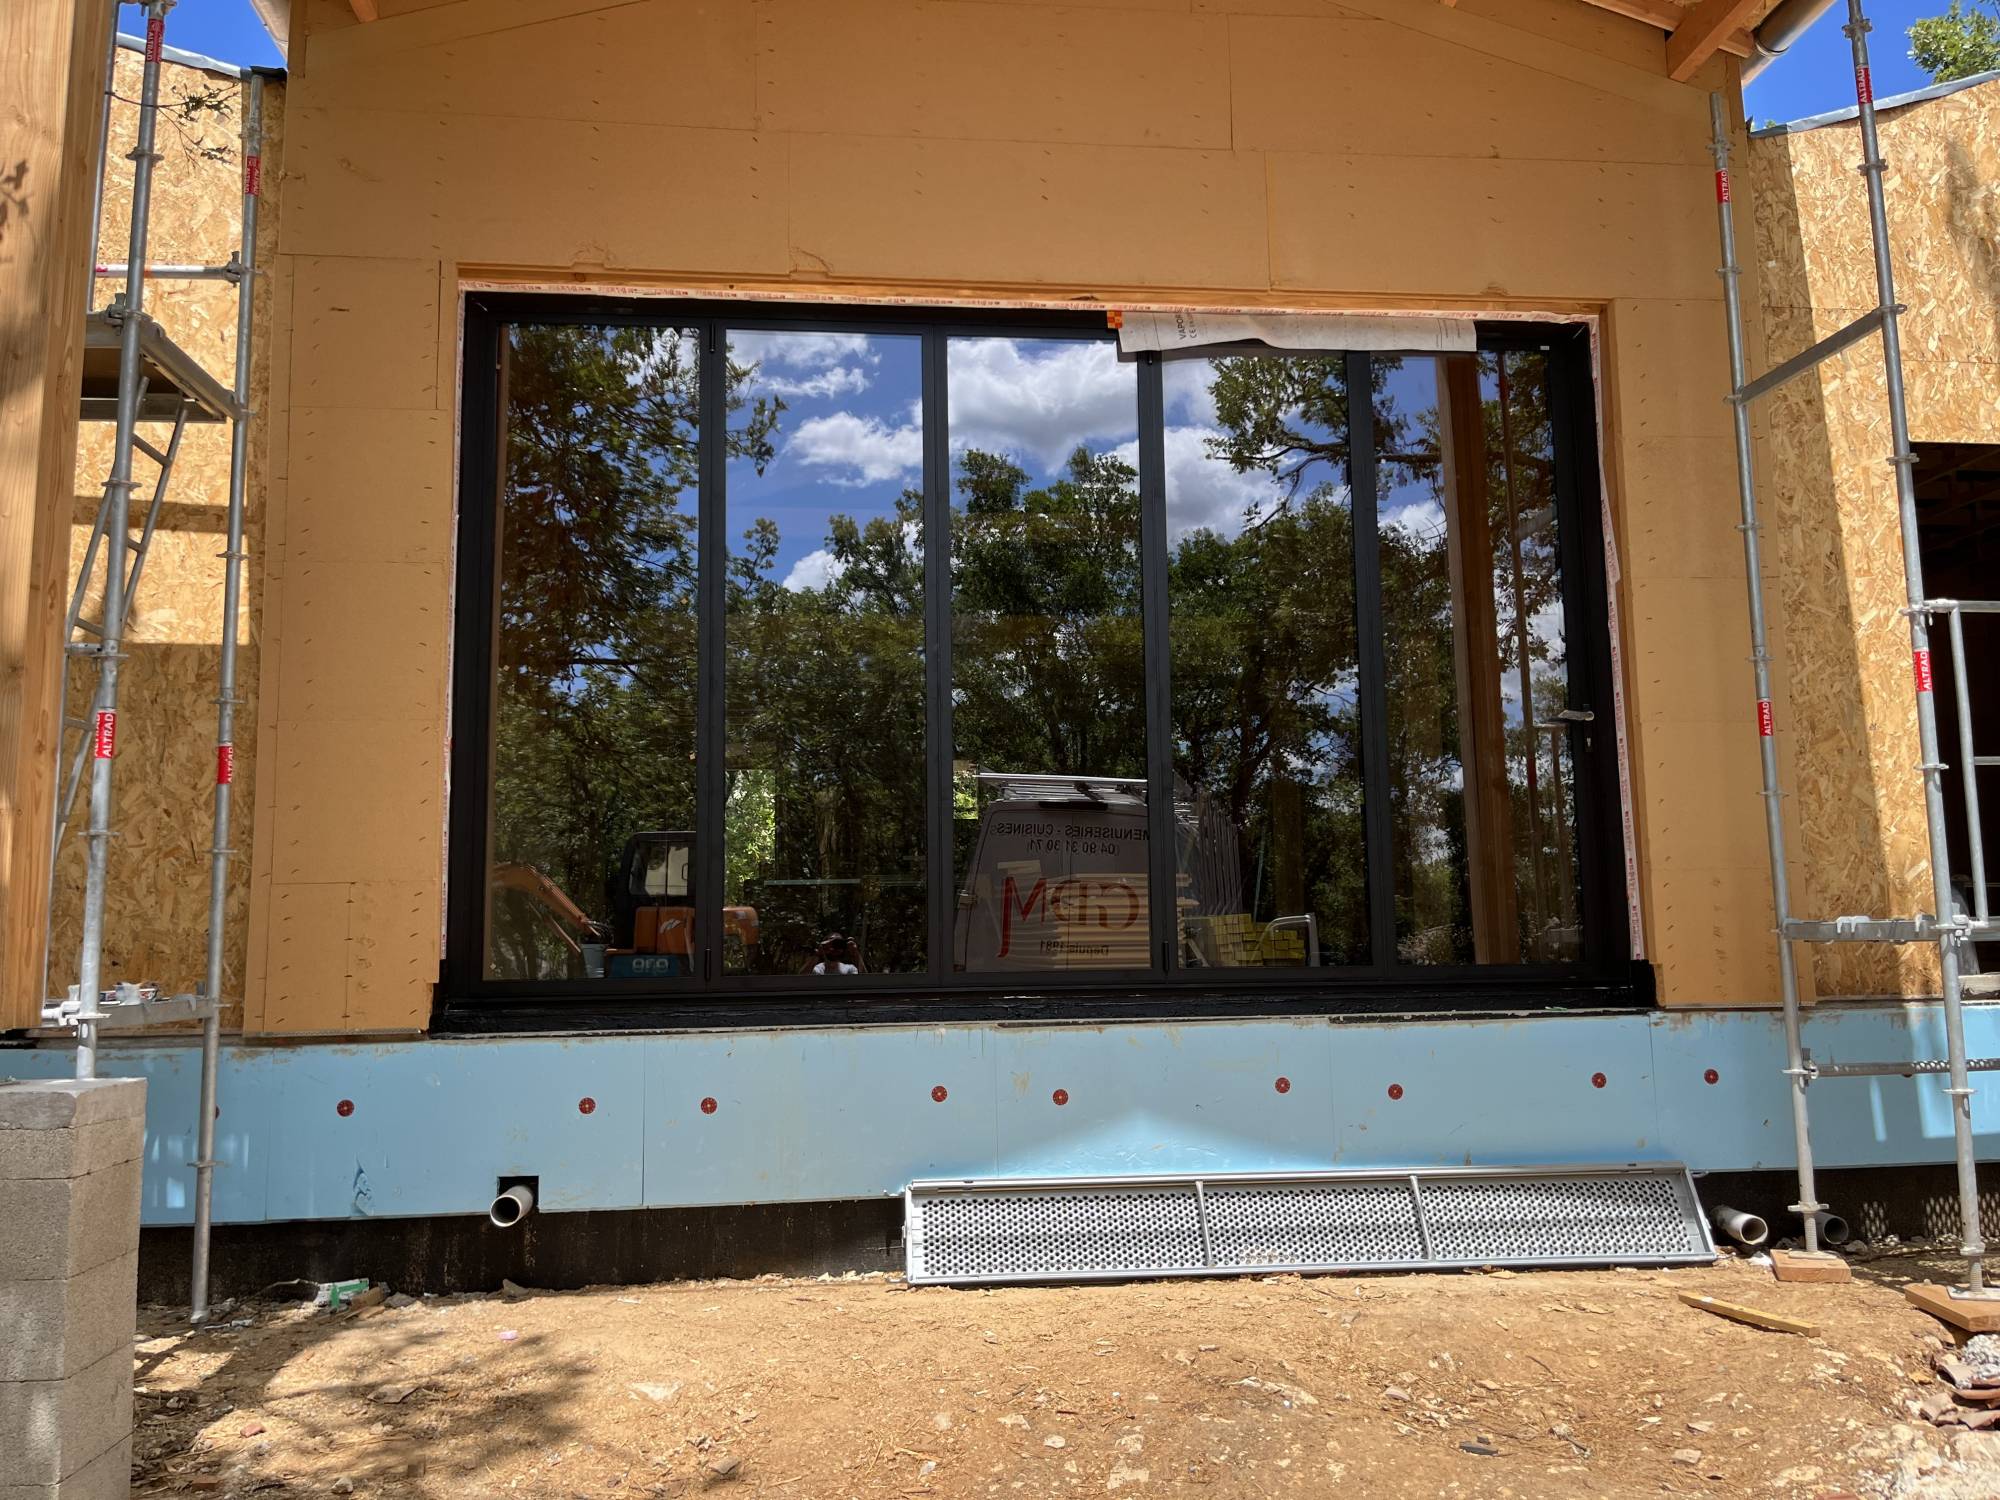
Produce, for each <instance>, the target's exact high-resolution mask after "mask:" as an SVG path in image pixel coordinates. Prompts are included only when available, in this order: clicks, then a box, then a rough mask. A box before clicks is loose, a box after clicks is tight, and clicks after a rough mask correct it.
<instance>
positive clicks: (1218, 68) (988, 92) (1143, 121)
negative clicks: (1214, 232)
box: [757, 0, 1232, 151]
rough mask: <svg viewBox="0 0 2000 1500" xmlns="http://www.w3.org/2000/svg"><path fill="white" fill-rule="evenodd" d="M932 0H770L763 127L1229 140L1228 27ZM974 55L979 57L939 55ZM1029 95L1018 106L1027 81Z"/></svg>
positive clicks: (1211, 147)
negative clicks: (1034, 14) (1026, 14)
mask: <svg viewBox="0 0 2000 1500" xmlns="http://www.w3.org/2000/svg"><path fill="white" fill-rule="evenodd" d="M1021 20H1022V17H1021V13H1020V12H1019V11H1017V10H1008V9H1003V8H997V7H994V6H990V5H984V4H964V5H961V4H937V3H931V0H900V3H895V4H884V3H883V0H764V3H763V4H761V5H759V6H758V7H757V36H758V48H757V110H758V114H759V117H760V120H759V123H760V125H761V127H762V128H763V129H765V130H779V131H792V132H797V133H800V134H842V135H899V136H915V137H920V138H922V139H925V140H987V141H990V140H1018V141H1074V142H1080V143H1084V144H1090V145H1102V146H1182V147H1188V148H1191V149H1195V150H1205V151H1226V150H1228V149H1229V147H1230V143H1231V142H1230V134H1231V126H1232V122H1231V108H1230V45H1231V36H1230V28H1229V25H1228V23H1227V22H1226V21H1224V20H1223V19H1222V18H1220V17H1214V16H1194V15H1180V16H1173V15H1162V16H1155V17H1153V18H1151V19H1149V20H1148V21H1147V22H1146V24H1145V25H1144V26H1137V27H1135V26H1134V25H1133V24H1132V21H1131V18H1130V17H1129V16H1126V15H1121V14H1119V13H1118V12H1117V11H1108V10H1060V11H1049V12H1047V13H1045V16H1044V17H1043V18H1040V20H1039V24H1037V25H1034V26H1032V27H1029V26H1023V25H1022V24H1021ZM945 58H968V59H969V58H978V59H979V64H978V66H977V67H954V66H940V65H939V64H940V60H941V59H945ZM1024 78H1033V79H1034V80H1035V86H1034V87H1035V95H1036V98H1035V103H1034V105H1033V107H1032V108H1023V107H1022V103H1023V100H1022V87H1021V84H1022V80H1023V79H1024Z"/></svg>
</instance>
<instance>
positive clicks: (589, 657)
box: [485, 324, 699, 980]
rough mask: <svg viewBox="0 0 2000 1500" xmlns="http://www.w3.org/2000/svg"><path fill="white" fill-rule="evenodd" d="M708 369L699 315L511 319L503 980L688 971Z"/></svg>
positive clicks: (499, 788) (494, 940)
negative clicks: (672, 321) (657, 323)
mask: <svg viewBox="0 0 2000 1500" xmlns="http://www.w3.org/2000/svg"><path fill="white" fill-rule="evenodd" d="M698 384H699V368H698V362H697V358H696V340H695V338H694V336H693V335H692V334H690V333H687V332H685V331H681V330H676V329H664V328H610V327H573V326H537V325H530V324H521V325H514V326H512V327H509V328H507V329H506V330H505V331H504V337H503V341H502V367H501V376H500V410H501V444H502V452H501V460H502V461H501V472H500V504H499V526H498V531H499V539H498V559H497V587H496V594H497V608H496V620H495V637H496V639H495V645H496V649H495V652H494V657H495V661H496V663H497V668H496V674H495V681H494V704H493V725H492V733H493V739H492V744H493V750H492V754H493V782H492V785H493V797H492V806H491V810H490V813H489V817H490V820H491V821H490V824H489V828H490V839H489V843H488V848H489V850H490V859H491V865H490V869H489V879H488V886H487V920H486V962H485V973H486V977H487V978H489V979H500V980H548V979H581V978H593V979H594V978H602V977H609V978H614V979H625V978H642V979H655V978H671V977H678V976H683V975H685V974H687V973H688V972H689V969H688V962H687V960H688V933H689V926H690V919H691V915H692V904H691V903H692V896H691V893H690V886H689V872H690V870H691V868H692V866H691V862H690V859H691V853H692V848H693V843H694V833H693V831H692V830H693V828H694V748H695V706H694V690H693V683H694V681H695V676H696V672H695V576H696V553H695V518H696V488H697V473H698V461H697V453H696V447H697V444H696V424H697V414H698V411H699V403H698V396H699V390H698Z"/></svg>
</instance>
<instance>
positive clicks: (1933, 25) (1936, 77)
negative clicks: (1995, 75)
mask: <svg viewBox="0 0 2000 1500" xmlns="http://www.w3.org/2000/svg"><path fill="white" fill-rule="evenodd" d="M1910 57H1911V58H1912V59H1913V60H1914V61H1915V62H1916V65H1917V66H1918V67H1920V68H1922V69H1923V70H1924V71H1925V72H1926V73H1928V74H1930V75H1931V81H1932V82H1934V83H1950V82H1952V81H1953V80H1954V79H1958V78H1970V77H1972V76H1973V75H1974V74H1975V73H1991V72H1993V71H1994V70H1995V69H2000V9H1996V7H1995V5H1994V0H1970V7H1969V8H1968V5H1967V0H1951V7H1950V9H1948V10H1947V11H1945V13H1944V14H1943V15H1941V16H1926V17H1924V18H1923V19H1922V20H1920V21H1918V22H1917V23H1916V24H1915V25H1914V26H1912V27H1911V28H1910Z"/></svg>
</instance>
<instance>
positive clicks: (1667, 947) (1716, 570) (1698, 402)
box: [1604, 184, 1784, 1006]
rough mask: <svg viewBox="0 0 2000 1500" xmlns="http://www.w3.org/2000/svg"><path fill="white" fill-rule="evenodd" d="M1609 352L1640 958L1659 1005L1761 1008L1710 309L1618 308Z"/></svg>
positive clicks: (1763, 916) (1721, 370)
mask: <svg viewBox="0 0 2000 1500" xmlns="http://www.w3.org/2000/svg"><path fill="white" fill-rule="evenodd" d="M1704 189H1705V191H1703V193H1702V200H1703V204H1704V208H1703V212H1704V214H1705V215H1706V216H1707V217H1709V218H1710V220H1711V224H1712V216H1713V188H1712V185H1709V184H1704ZM1711 258H1713V252H1712V251H1711ZM1605 344H1606V347H1605V350H1604V363H1605V375H1606V386H1607V399H1608V402H1609V409H1610V412H1611V416H1612V424H1611V433H1610V446H1611V449H1612V453H1613V456H1614V458H1615V462H1613V463H1612V464H1611V465H1609V467H1610V468H1611V470H1612V473H1613V485H1614V495H1616V496H1618V497H1619V498H1620V500H1621V501H1622V502H1623V503H1622V504H1621V505H1620V508H1619V514H1620V517H1621V519H1620V522H1619V535H1620V539H1621V542H1622V544H1623V546H1622V552H1621V557H1620V561H1621V566H1622V569H1623V573H1624V584H1623V590H1622V597H1621V611H1620V617H1621V623H1622V624H1623V626H1624V648H1625V649H1624V667H1625V681H1626V685H1627V691H1628V695H1629V696H1628V718H1629V722H1630V734H1631V751H1630V760H1631V773H1632V789H1633V793H1634V798H1635V802H1636V805H1637V806H1638V807H1639V809H1640V816H1641V821H1642V824H1643V827H1642V839H1643V847H1644V853H1645V860H1644V865H1643V869H1644V886H1643V889H1644V891H1645V896H1646V919H1647V934H1648V949H1647V954H1648V957H1649V958H1650V959H1651V960H1652V961H1653V962H1654V964H1655V965H1656V966H1657V973H1658V980H1659V985H1660V995H1661V1000H1662V1003H1663V1004H1666V1005H1668V1006H1682V1005H1741V1004H1745V1003H1770V1002H1773V1001H1775V1000H1776V999H1777V994H1778V990H1777V970H1776V956H1775V955H1776V940H1775V938H1774V937H1773V935H1772V926H1773V915H1772V908H1771V899H1770V880H1769V862H1768V859H1767V857H1766V852H1765V843H1764V835H1763V826H1764V825H1763V804H1762V801H1761V797H1760V793H1761V776H1760V772H1759V765H1758V736H1757V714H1756V694H1755V691H1754V678H1753V675H1752V672H1751V669H1750V665H1749V663H1748V660H1747V658H1748V655H1749V623H1748V605H1747V602H1746V590H1745V584H1744V575H1743V551H1742V539H1741V536H1740V535H1739V533H1738V532H1737V530H1736V524H1737V520H1738V509H1737V496H1736V475H1735V459H1734V451H1735V450H1734V443H1733V437H1732V436H1731V433H1732V420H1731V417H1730V414H1729V408H1728V406H1727V404H1726V402H1725V401H1724V399H1723V395H1724V391H1725V389H1726V385H1727V371H1728V345H1727V340H1726V337H1725V333H1724V322H1723V311H1722V304H1721V300H1720V298H1719V296H1715V295H1713V294H1712V293H1711V295H1710V296H1709V297H1707V298H1705V299H1701V300H1696V299H1691V298H1678V299H1660V298H1633V299H1627V300H1620V301H1618V302H1616V303H1615V304H1614V305H1613V307H1612V309H1611V316H1610V317H1609V319H1608V320H1607V326H1606V339H1605ZM1779 711H1780V713H1781V715H1782V713H1783V711H1784V701H1783V699H1782V698H1780V699H1779Z"/></svg>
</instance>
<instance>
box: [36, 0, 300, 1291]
mask: <svg viewBox="0 0 2000 1500" xmlns="http://www.w3.org/2000/svg"><path fill="white" fill-rule="evenodd" d="M99 3H110V4H112V5H113V8H114V13H115V10H116V0H99ZM173 5H174V0H144V9H145V13H146V34H145V38H144V40H143V42H139V43H135V42H133V41H132V40H131V39H128V38H120V37H118V36H117V35H116V34H115V33H116V27H115V26H114V27H113V32H114V35H113V38H112V41H111V45H110V48H109V50H108V52H107V55H106V58H105V73H104V106H103V113H102V117H101V122H100V130H99V142H98V166H97V209H96V215H97V219H96V222H97V225H98V229H94V230H93V234H92V249H91V259H92V262H93V276H92V278H91V282H90V285H91V288H92V290H91V295H90V298H89V306H88V307H87V308H86V310H85V315H86V329H87V335H86V340H85V349H86V355H85V379H84V391H83V401H82V416H83V417H84V418H85V419H86V420H89V419H93V418H95V419H99V420H102V419H104V418H106V417H109V418H110V419H111V420H112V421H113V422H114V423H115V424H116V426H115V429H114V435H113V439H112V457H111V472H110V477H109V478H108V479H107V480H106V481H105V485H104V498H103V500H102V501H101V502H100V504H99V506H98V509H97V516H96V520H95V523H94V525H93V527H92V530H91V535H90V540H89V542H88V544H87V545H86V547H85V550H84V554H83V562H82V565H81V567H80V569H79V572H78V576H77V580H76V584H75V586H74V588H73V590H72V592H71V596H70V601H69V611H68V615H67V618H66V621H65V632H64V642H65V644H64V652H65V661H67V659H68V658H70V657H75V658H78V659H81V660H84V661H87V662H90V663H92V664H93V665H94V667H95V669H96V687H95V691H94V693H93V695H92V701H91V709H90V714H89V717H87V718H71V717H69V715H68V713H67V710H66V709H65V712H64V715H63V719H62V724H63V735H62V738H61V741H60V744H59V747H58V751H57V758H58V780H57V795H56V805H55V808H54V811H53V822H54V838H53V840H52V842H51V853H50V870H49V880H50V886H51V891H53V886H54V880H55V852H56V850H57V849H58V848H59V847H60V844H61V841H62V836H63V834H64V832H65V830H66V828H67V825H68V822H69V818H70V815H71V813H72V812H73V811H74V808H75V803H76V799H77V796H78V794H79V792H80V791H81V790H82V788H83V787H84V786H85V785H86V784H87V785H88V787H89V802H88V808H89V812H88V823H87V826H86V828H85V831H84V833H83V837H84V839H85V841H86V855H85V878H84V898H83V923H82V925H83V934H82V943H81V950H80V953H79V956H78V972H77V983H76V985H75V986H74V987H72V989H71V991H70V994H69V997H68V998H67V999H66V1000H65V999H52V1000H48V1001H47V1002H46V1003H45V1005H44V1008H43V1019H44V1022H45V1023H46V1024H47V1025H49V1026H51V1027H56V1028H64V1029H67V1028H73V1029H74V1031H75V1034H76V1076H77V1077H79V1078H91V1077H95V1076H96V1074H97V1069H98V1049H99V1045H100V1043H101V1040H102V1033H103V1032H104V1031H105V1030H107V1029H118V1030H125V1029H137V1028H145V1027H152V1026H157V1025H160V1024H162V1023H165V1022H173V1021H186V1020H190V1019H198V1020H199V1021H200V1022H201V1028H202V1030H201V1091H200V1105H199V1119H198V1120H197V1122H196V1127H195V1130H194V1132H193V1134H194V1137H195V1141H196V1147H195V1160H194V1161H192V1162H190V1163H189V1165H190V1166H191V1167H192V1168H193V1169H194V1173H195V1201H194V1247H193V1255H192V1277H191V1281H192V1285H191V1289H190V1296H189V1303H190V1313H191V1316H192V1317H193V1319H194V1321H196V1322H200V1321H202V1320H203V1319H204V1318H205V1317H206V1316H207V1314H208V1283H209V1229H210V1221H211V1217H212V1203H213V1174H214V1170H215V1167H216V1165H217V1162H216V1160H215V1116H216V1072H217V1066H218V1058H219V1052H220V1041H221V1036H220V1028H221V1006H222V986H223V949H224V938H225V935H226V925H227V896H228V885H229V862H230V860H231V858H232V857H233V855H234V854H235V851H234V850H233V849H232V848H230V845H229V824H230V812H231V807H230V795H231V789H232V786H233V783H234V781H235V764H236V753H235V743H234V735H235V715H236V707H237V697H236V658H237V635H238V617H239V615H240V614H241V608H242V597H243V562H244V556H245V554H244V551H243V514H244V498H245V490H246V487H247V480H248V472H249V438H250V419H251V411H250V404H249V403H250V374H251V353H252V351H251V339H250V335H251V329H252V324H253V316H254V307H253V304H254V301H255V287H256V275H257V271H256V259H257V211H258V204H259V200H260V197H261V194H262V176H263V170H262V169H263V94H264V79H263V76H262V74H261V73H259V72H258V71H257V70H255V69H231V70H229V71H233V72H235V73H236V75H237V76H238V77H239V78H241V79H242V80H243V85H244V88H243V92H244V104H243V118H242V167H243V211H242V226H241V237H240V240H239V247H238V249H237V252H236V254H235V255H234V256H233V257H231V259H230V260H229V261H228V262H227V263H226V264H224V265H220V266H199V265H151V264H149V263H148V262H147V259H146V249H147V241H148V237H149V234H150V227H151V226H150V223H149V220H150V214H151V205H152V188H153V173H154V169H155V167H156V166H157V164H158V162H159V160H160V153H159V151H158V149H157V145H156V137H157V131H158V124H159V110H160V72H161V64H162V61H163V59H164V57H165V56H166V54H167V52H168V49H167V48H166V47H165V45H164V33H165V26H166V15H167V12H168V11H169V10H171V9H172V8H173ZM121 44H123V45H126V46H134V45H136V46H137V47H138V50H140V51H141V53H142V55H143V57H144V68H143V75H142V77H143V82H142V85H141V89H140V96H139V100H138V131H137V143H136V145H135V147H134V149H133V151H132V152H131V154H130V156H129V158H128V159H129V160H130V161H131V162H132V201H131V232H130V240H129V246H128V250H127V254H126V258H125V261H124V262H123V264H120V265H110V266H107V265H97V264H95V262H96V258H97V245H96V241H97V237H98V232H99V231H100V230H101V226H102V222H103V213H104V187H105V178H106V159H107V156H108V152H109V145H110V124H111V103H112V99H113V87H114V82H115V77H114V65H115V62H116V58H117V49H118V47H119V46H120V45H121ZM183 59H184V60H186V61H188V62H191V63H194V64H196V65H199V66H216V65H215V64H212V63H211V62H210V61H209V60H208V59H200V58H194V57H191V56H187V55H184V54H176V60H183ZM107 278H118V279H122V280H123V282H124V289H123V291H122V292H121V293H119V294H118V295H117V296H115V297H114V298H113V299H112V301H111V303H110V305H109V306H107V307H105V308H104V309H102V310H99V309H98V308H97V307H96V295H95V287H96V282H97V281H98V280H99V279H107ZM152 280H194V281H227V282H230V283H232V284H233V285H234V286H235V288H236V345H235V372H234V380H233V382H232V384H231V386H229V387H228V388H224V387H223V386H222V385H221V384H220V382H218V381H217V380H216V379H215V378H214V377H213V376H212V375H210V374H209V373H208V372H207V371H206V370H204V369H202V367H201V365H200V364H199V362H198V361H196V360H195V359H194V358H193V356H191V355H189V354H188V353H187V352H186V351H185V350H182V349H181V348H180V347H179V346H178V345H177V344H175V343H174V342H173V340H172V339H170V338H169V337H168V336H167V334H166V333H165V331H164V330H163V329H162V328H161V327H160V325H159V323H158V322H156V321H155V320H154V319H152V318H151V317H149V316H148V315H147V313H146V310H145V290H146V284H147V282H148V281H152ZM114 343H115V347H116V351H117V376H116V385H115V390H116V394H115V396H112V397H106V396H105V395H104V394H103V393H102V392H101V391H96V390H94V388H93V384H92V378H91V369H92V367H91V352H92V351H94V350H97V351H102V352H105V353H108V352H109V349H110V348H111V347H112V346H113V345H114ZM142 421H171V422H172V423H173V431H172V436H171V437H170V438H169V439H168V441H167V444H166V446H165V447H164V448H161V447H157V446H155V445H154V444H152V443H150V442H148V441H147V440H146V439H145V438H143V437H141V436H140V435H139V433H138V430H137V429H138V424H139V423H140V422H142ZM190 421H226V422H228V423H229V424H230V451H229V502H228V514H227V521H226V535H227V542H226V544H225V547H224V550H223V551H222V553H221V554H220V556H221V557H222V559H223V597H222V622H221V626H222V629H221V647H220V652H219V660H218V666H217V693H216V699H215V702H216V756H215V805H214V825H213V839H212V843H211V847H210V850H209V911H208V945H207V954H206V972H205V974H204V976H203V980H202V984H201V987H200V989H198V990H197V991H195V992H194V993H193V994H182V995H174V996H170V997H164V998H163V997H160V996H159V995H157V993H156V992H154V991H153V989H152V987H150V986H144V987H142V986H139V985H134V984H129V983H128V984H119V985H117V986H115V987H113V988H112V989H110V990H108V991H107V990H106V989H105V988H104V987H103V964H104V914H105V898H106V894H107V892H108V889H109V883H110V881H109V864H110V861H109V846H110V841H111V840H112V839H113V838H114V837H116V833H115V831H114V829H113V826H112V825H113V817H114V805H113V800H112V782H113V772H114V770H115V767H116V761H117V744H118V690H119V681H118V678H119V666H120V664H121V663H122V662H123V661H124V660H125V651H124V639H125V628H126V625H127V624H128V622H129V620H130V618H131V610H132V601H133V598H134V596H135V595H136V593H137V591H138V588H139V585H140V582H141V580H142V578H143V576H144V573H145V566H146V558H147V555H148V553H149V551H150V550H151V547H152V543H153V539H154V534H155V530H156V527H157V525H158V522H159V518H160V511H161V507H162V505H163V503H164V501H165V499H166V495H167V491H168V488H169V486H170V484H171V482H172V478H173V470H174V463H175V460H176V458H177V457H178V456H179V452H180V446H181V439H182V436H183V434H184V432H185V429H186V426H187V424H188V423H189V422H190ZM135 452H136V453H143V454H145V455H146V456H147V457H148V458H150V459H151V460H152V461H153V463H154V464H155V465H156V467H157V475H156V478H155V480H154V483H153V489H152V494H151V497H150V499H149V502H148V504H147V508H146V513H145V518H144V522H143V525H142V526H141V529H140V533H139V536H138V539H137V540H136V541H135V540H134V539H133V537H132V531H131V527H132V519H133V518H132V504H131V500H132V493H133V491H134V490H135V489H136V488H137V487H138V484H137V481H136V480H135V479H134V478H133V474H132V468H133V455H134V454H135ZM100 555H101V556H102V558H103V563H104V584H103V593H102V601H103V604H102V609H101V611H100V612H99V615H98V617H97V619H95V620H91V619H89V618H87V617H86V615H85V610H84V606H85V602H86V599H87V597H88V594H89V592H90V585H91V581H92V579H93V578H94V576H95V574H96V569H97V563H98V559H99V557H100ZM67 675H68V674H67V671H65V672H64V673H63V677H64V678H65V683H64V691H65V693H66V691H67V681H66V679H67ZM72 738H74V739H75V745H74V749H72V748H71V741H72ZM51 905H52V906H53V903H51ZM43 966H44V974H45V975H46V973H47V966H48V958H47V944H45V947H44V960H43ZM47 989H48V985H47V984H46V983H45V984H44V993H45V994H46V993H47Z"/></svg>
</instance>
